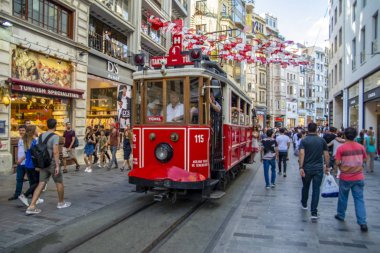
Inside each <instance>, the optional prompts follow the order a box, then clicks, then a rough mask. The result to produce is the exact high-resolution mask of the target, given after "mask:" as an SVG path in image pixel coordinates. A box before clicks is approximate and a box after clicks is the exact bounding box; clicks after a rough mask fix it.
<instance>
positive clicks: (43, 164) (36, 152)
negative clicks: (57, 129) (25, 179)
mask: <svg viewBox="0 0 380 253" xmlns="http://www.w3.org/2000/svg"><path fill="white" fill-rule="evenodd" d="M53 135H54V133H50V134H49V135H48V136H46V138H45V140H44V141H42V134H41V135H40V136H39V137H38V143H37V144H36V145H34V146H33V147H31V148H30V153H31V155H32V161H33V164H34V166H35V167H36V168H40V169H45V168H47V167H49V166H50V164H51V158H52V157H51V156H50V154H49V151H48V147H47V142H48V141H49V139H50V137H52V136H53Z"/></svg>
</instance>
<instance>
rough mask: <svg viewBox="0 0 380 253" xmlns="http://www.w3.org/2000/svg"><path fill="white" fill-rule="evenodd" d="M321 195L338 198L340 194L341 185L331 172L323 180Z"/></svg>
mask: <svg viewBox="0 0 380 253" xmlns="http://www.w3.org/2000/svg"><path fill="white" fill-rule="evenodd" d="M321 195H322V197H324V198H336V197H338V195H339V186H338V184H337V183H336V182H335V179H334V177H333V176H332V175H331V174H328V175H327V176H326V177H325V180H324V181H323V184H322V191H321Z"/></svg>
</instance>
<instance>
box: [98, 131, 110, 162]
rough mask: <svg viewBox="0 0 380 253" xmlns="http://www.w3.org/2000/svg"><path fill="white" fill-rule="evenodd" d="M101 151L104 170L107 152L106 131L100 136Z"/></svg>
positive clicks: (101, 132)
mask: <svg viewBox="0 0 380 253" xmlns="http://www.w3.org/2000/svg"><path fill="white" fill-rule="evenodd" d="M98 142H99V150H100V167H101V168H104V167H105V166H106V156H105V154H106V152H107V142H108V140H107V137H106V135H105V132H104V130H101V131H100V136H99V140H98Z"/></svg>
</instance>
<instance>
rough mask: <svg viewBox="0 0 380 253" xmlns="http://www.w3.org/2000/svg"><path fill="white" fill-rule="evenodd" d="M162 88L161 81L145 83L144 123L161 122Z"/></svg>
mask: <svg viewBox="0 0 380 253" xmlns="http://www.w3.org/2000/svg"><path fill="white" fill-rule="evenodd" d="M162 98H163V88H162V82H161V81H151V82H146V106H145V108H146V122H147V123H154V122H163V110H162V106H163V101H162Z"/></svg>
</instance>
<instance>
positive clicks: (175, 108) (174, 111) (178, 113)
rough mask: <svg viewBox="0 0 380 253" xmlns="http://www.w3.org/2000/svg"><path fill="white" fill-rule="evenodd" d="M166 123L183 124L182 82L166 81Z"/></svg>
mask: <svg viewBox="0 0 380 253" xmlns="http://www.w3.org/2000/svg"><path fill="white" fill-rule="evenodd" d="M166 95H167V97H166V101H167V105H166V122H171V123H174V122H183V121H184V110H185V108H184V105H183V98H184V92H183V80H168V81H167V82H166Z"/></svg>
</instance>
